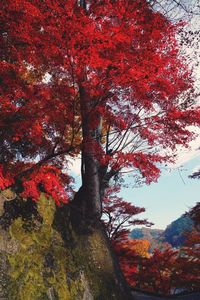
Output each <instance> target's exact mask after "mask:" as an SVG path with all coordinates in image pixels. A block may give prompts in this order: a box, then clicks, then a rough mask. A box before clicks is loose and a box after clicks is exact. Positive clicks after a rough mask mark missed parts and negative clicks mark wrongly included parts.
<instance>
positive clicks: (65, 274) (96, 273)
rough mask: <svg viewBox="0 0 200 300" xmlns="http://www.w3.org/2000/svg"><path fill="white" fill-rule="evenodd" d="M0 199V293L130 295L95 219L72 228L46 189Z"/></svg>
mask: <svg viewBox="0 0 200 300" xmlns="http://www.w3.org/2000/svg"><path fill="white" fill-rule="evenodd" d="M1 200H2V199H1ZM3 201H4V199H3ZM1 203H2V205H1V207H0V209H1V217H0V224H1V229H0V234H1V239H0V274H1V275H0V299H2V300H3V299H5V300H24V299H26V300H112V299H113V300H114V299H116V300H121V299H123V300H125V299H126V300H129V299H131V297H130V294H129V289H128V288H127V286H126V284H125V282H124V279H123V277H122V275H121V272H120V270H119V268H118V264H117V262H116V261H115V258H114V256H113V255H112V252H111V250H110V245H109V242H108V240H107V238H106V235H105V233H104V230H103V228H102V226H101V224H100V223H98V222H97V223H96V226H95V227H94V228H93V230H88V231H87V232H86V231H85V232H81V231H80V230H77V228H76V225H75V224H73V225H72V223H71V222H70V213H71V212H70V208H69V206H65V207H62V208H59V209H58V208H56V207H55V205H54V202H53V201H52V200H47V199H46V198H45V195H42V196H41V199H40V201H39V202H38V204H37V205H36V204H35V203H33V202H31V201H26V202H24V201H22V200H21V199H15V200H12V201H9V202H7V201H6V202H4V203H3V202H1ZM77 218H78V215H77ZM78 222H79V220H78V219H77V223H78Z"/></svg>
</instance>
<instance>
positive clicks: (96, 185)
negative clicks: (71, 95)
mask: <svg viewBox="0 0 200 300" xmlns="http://www.w3.org/2000/svg"><path fill="white" fill-rule="evenodd" d="M79 91H80V104H81V105H80V106H81V117H82V135H83V141H82V153H81V155H82V167H81V174H82V187H81V189H80V191H79V192H78V193H77V195H76V197H75V203H76V202H78V205H77V207H78V208H79V209H82V211H83V213H82V217H83V218H85V219H88V220H89V219H91V220H92V219H95V220H97V219H100V217H101V193H100V178H99V161H98V154H99V153H98V152H97V148H98V146H99V149H100V141H99V135H100V130H101V129H100V122H101V120H100V116H99V115H97V114H96V115H95V116H94V115H93V114H94V112H93V110H94V105H95V103H94V101H92V100H91V99H88V95H87V93H86V91H85V89H84V88H83V87H82V86H80V89H79ZM93 117H94V118H95V122H96V124H95V128H92V125H93Z"/></svg>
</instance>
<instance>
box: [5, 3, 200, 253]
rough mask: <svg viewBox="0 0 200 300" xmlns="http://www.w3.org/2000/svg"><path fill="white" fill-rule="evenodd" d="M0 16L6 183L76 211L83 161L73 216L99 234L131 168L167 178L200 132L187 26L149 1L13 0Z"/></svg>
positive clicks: (150, 176) (144, 174) (149, 178)
mask: <svg viewBox="0 0 200 300" xmlns="http://www.w3.org/2000/svg"><path fill="white" fill-rule="evenodd" d="M0 18H1V20H0V21H1V24H2V28H1V48H0V51H1V56H2V61H1V68H0V78H1V90H0V92H1V95H2V96H1V113H0V119H1V123H0V133H1V141H0V147H1V154H0V163H1V169H0V170H1V173H0V179H1V181H0V186H1V188H2V189H4V188H7V187H12V188H13V189H14V190H15V191H16V192H17V193H18V194H19V195H21V197H30V198H32V199H34V200H37V199H39V195H40V192H41V191H42V192H44V191H45V192H46V193H47V195H51V196H53V198H54V199H55V201H56V203H57V204H59V203H62V202H64V203H66V202H69V199H70V197H71V188H70V186H69V183H70V177H69V175H66V174H65V172H64V169H66V163H67V157H76V155H78V154H80V155H81V159H82V169H81V171H82V186H81V188H80V190H79V191H78V193H77V194H76V196H75V199H74V200H73V201H72V203H71V204H70V207H71V215H70V219H71V221H72V223H73V226H74V227H78V226H79V227H80V228H81V229H84V228H86V229H87V227H88V224H89V225H90V230H91V228H93V230H94V228H95V227H96V226H97V224H99V219H100V217H101V212H102V199H103V197H104V194H105V190H106V188H107V187H108V185H109V182H110V180H111V179H112V178H115V179H116V178H117V177H119V176H120V175H121V174H122V172H124V171H125V172H126V171H127V169H129V170H132V171H133V174H139V175H141V177H142V179H143V180H144V181H146V183H150V182H152V181H156V180H157V178H158V176H159V174H160V169H159V167H160V164H161V163H162V162H166V161H168V160H170V159H171V158H170V157H169V154H168V149H172V150H174V149H175V148H176V145H186V144H187V143H188V142H189V141H190V140H191V139H192V138H193V134H192V133H191V132H190V131H189V130H188V125H199V123H200V117H199V116H200V112H199V110H198V109H196V107H195V108H194V106H193V99H191V92H192V85H193V80H192V75H191V71H190V69H189V68H188V67H187V63H186V61H185V60H184V58H183V57H181V56H180V53H179V49H178V44H177V42H176V32H177V30H178V29H179V28H180V26H181V24H177V25H174V24H172V23H171V22H170V21H169V20H168V19H167V17H165V16H163V15H162V14H161V13H159V12H155V11H153V9H152V8H151V7H150V6H149V4H148V3H147V2H146V1H144V0H143V1H125V0H120V1H117V2H116V1H109V0H103V1H100V0H99V1H89V0H88V1H80V3H79V2H78V1H75V0H67V1H66V0H61V1H58V2H57V1H56V2H52V1H50V0H47V1H31V0H29V1H28V0H23V1H18V0H15V1H11V0H3V1H2V13H1V17H0ZM77 214H78V216H79V217H77ZM91 225H92V226H91ZM95 225H96V226H95ZM98 226H100V225H98ZM105 247H106V246H105Z"/></svg>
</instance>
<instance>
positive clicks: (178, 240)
mask: <svg viewBox="0 0 200 300" xmlns="http://www.w3.org/2000/svg"><path fill="white" fill-rule="evenodd" d="M192 228H193V221H192V220H191V218H190V217H189V216H184V215H183V216H181V217H180V218H178V219H177V220H175V221H173V222H172V223H171V224H170V225H168V226H167V228H166V229H165V231H164V232H163V234H162V237H163V241H164V242H167V243H169V244H171V245H172V247H176V248H177V247H180V246H182V245H183V243H184V241H185V239H186V233H187V232H190V231H192Z"/></svg>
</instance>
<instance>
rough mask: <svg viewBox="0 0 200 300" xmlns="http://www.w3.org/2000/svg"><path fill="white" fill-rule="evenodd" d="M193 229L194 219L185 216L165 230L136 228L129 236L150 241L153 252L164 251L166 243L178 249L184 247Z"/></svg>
mask: <svg viewBox="0 0 200 300" xmlns="http://www.w3.org/2000/svg"><path fill="white" fill-rule="evenodd" d="M192 229H193V221H192V219H191V218H190V217H189V216H185V215H183V216H181V217H180V218H178V219H176V220H175V221H173V222H172V223H171V224H169V225H168V226H167V227H166V229H165V230H161V229H152V228H146V227H142V228H135V229H133V230H132V231H131V233H130V235H129V236H130V238H131V239H139V240H147V241H149V242H150V245H151V250H152V249H155V248H159V249H162V248H163V244H164V243H168V244H169V245H171V246H172V247H175V248H177V247H180V246H182V245H183V243H184V241H185V240H186V234H187V232H191V231H192Z"/></svg>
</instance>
